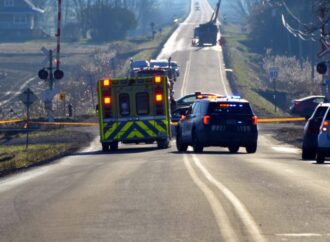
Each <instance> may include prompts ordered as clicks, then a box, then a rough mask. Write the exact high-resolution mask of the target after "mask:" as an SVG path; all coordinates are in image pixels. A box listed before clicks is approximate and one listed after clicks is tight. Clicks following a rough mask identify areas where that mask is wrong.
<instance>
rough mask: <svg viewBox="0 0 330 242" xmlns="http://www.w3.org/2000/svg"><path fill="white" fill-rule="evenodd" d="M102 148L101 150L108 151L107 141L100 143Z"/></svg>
mask: <svg viewBox="0 0 330 242" xmlns="http://www.w3.org/2000/svg"><path fill="white" fill-rule="evenodd" d="M102 150H103V151H109V144H107V143H102Z"/></svg>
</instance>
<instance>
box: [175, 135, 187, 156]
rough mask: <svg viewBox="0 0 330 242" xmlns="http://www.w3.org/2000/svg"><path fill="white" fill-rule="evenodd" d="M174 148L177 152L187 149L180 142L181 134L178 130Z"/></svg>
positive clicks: (185, 145)
mask: <svg viewBox="0 0 330 242" xmlns="http://www.w3.org/2000/svg"><path fill="white" fill-rule="evenodd" d="M176 148H177V150H178V151H179V152H184V151H187V149H188V145H187V144H185V143H183V142H182V134H181V131H180V130H178V131H177V134H176Z"/></svg>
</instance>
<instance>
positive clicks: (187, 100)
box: [175, 92, 224, 108]
mask: <svg viewBox="0 0 330 242" xmlns="http://www.w3.org/2000/svg"><path fill="white" fill-rule="evenodd" d="M216 97H224V96H223V95H220V94H215V93H202V92H195V93H191V94H187V95H185V96H182V97H180V98H178V99H176V100H175V103H176V108H180V107H188V106H190V105H192V104H193V103H194V102H195V101H196V100H198V99H204V98H216Z"/></svg>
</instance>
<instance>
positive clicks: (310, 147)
mask: <svg viewBox="0 0 330 242" xmlns="http://www.w3.org/2000/svg"><path fill="white" fill-rule="evenodd" d="M329 107H330V103H320V104H319V105H318V106H317V107H316V108H315V111H314V113H313V114H312V116H311V117H310V118H309V119H308V120H307V122H306V124H305V127H304V138H303V145H302V154H301V158H302V159H303V160H308V159H311V160H313V159H315V156H316V150H317V137H318V134H319V132H320V126H321V123H322V119H323V117H324V114H325V113H326V111H327V110H328V108H329Z"/></svg>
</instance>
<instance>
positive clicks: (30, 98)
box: [18, 88, 38, 107]
mask: <svg viewBox="0 0 330 242" xmlns="http://www.w3.org/2000/svg"><path fill="white" fill-rule="evenodd" d="M18 98H19V99H20V100H21V101H22V102H23V103H24V105H25V106H26V107H29V106H30V105H31V104H32V103H34V102H35V101H36V100H37V99H38V98H37V96H36V95H35V94H34V93H33V92H32V91H31V90H30V88H27V89H26V90H25V91H24V92H22V93H21V94H20V95H19V96H18Z"/></svg>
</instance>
